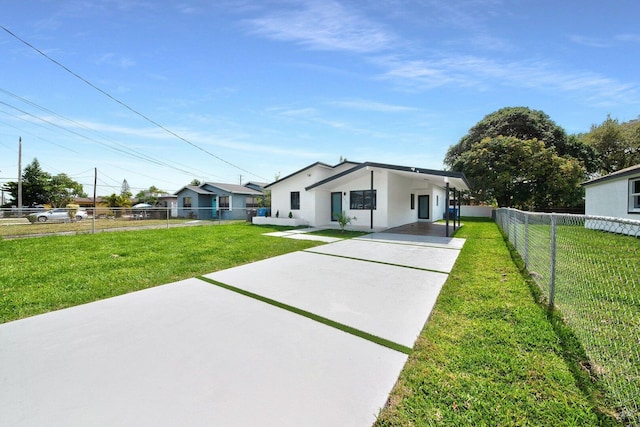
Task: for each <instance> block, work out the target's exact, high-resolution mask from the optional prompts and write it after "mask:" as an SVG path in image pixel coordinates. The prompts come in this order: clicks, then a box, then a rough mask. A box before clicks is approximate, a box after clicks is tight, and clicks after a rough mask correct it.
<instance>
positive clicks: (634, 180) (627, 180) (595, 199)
mask: <svg viewBox="0 0 640 427" xmlns="http://www.w3.org/2000/svg"><path fill="white" fill-rule="evenodd" d="M582 185H583V186H584V188H585V215H595V216H608V217H614V218H625V219H634V220H640V165H635V166H632V167H630V168H626V169H622V170H619V171H617V172H613V173H611V174H609V175H605V176H602V177H600V178H596V179H593V180H591V181H588V182H585V183H583V184H582Z"/></svg>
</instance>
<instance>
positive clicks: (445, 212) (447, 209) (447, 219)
mask: <svg viewBox="0 0 640 427" xmlns="http://www.w3.org/2000/svg"><path fill="white" fill-rule="evenodd" d="M445 200H446V201H447V202H446V204H445V208H444V219H445V230H444V232H445V236H446V237H449V205H450V204H451V202H450V201H449V183H448V182H447V185H446V187H445Z"/></svg>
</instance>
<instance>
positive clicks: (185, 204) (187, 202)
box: [182, 197, 191, 208]
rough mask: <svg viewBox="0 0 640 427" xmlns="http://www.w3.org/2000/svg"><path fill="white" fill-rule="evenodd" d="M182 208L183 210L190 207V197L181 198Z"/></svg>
mask: <svg viewBox="0 0 640 427" xmlns="http://www.w3.org/2000/svg"><path fill="white" fill-rule="evenodd" d="M182 206H183V207H185V208H190V207H191V197H183V198H182Z"/></svg>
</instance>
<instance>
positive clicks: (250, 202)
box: [245, 196, 263, 208]
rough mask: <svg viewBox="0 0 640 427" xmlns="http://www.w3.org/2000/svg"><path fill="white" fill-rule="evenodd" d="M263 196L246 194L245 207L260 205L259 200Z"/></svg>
mask: <svg viewBox="0 0 640 427" xmlns="http://www.w3.org/2000/svg"><path fill="white" fill-rule="evenodd" d="M262 198H263V196H257V197H256V196H247V199H246V201H245V202H246V206H247V208H258V207H260V201H261V200H262Z"/></svg>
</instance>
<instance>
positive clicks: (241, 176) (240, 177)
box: [240, 175, 242, 185]
mask: <svg viewBox="0 0 640 427" xmlns="http://www.w3.org/2000/svg"><path fill="white" fill-rule="evenodd" d="M240 185H242V175H240Z"/></svg>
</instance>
